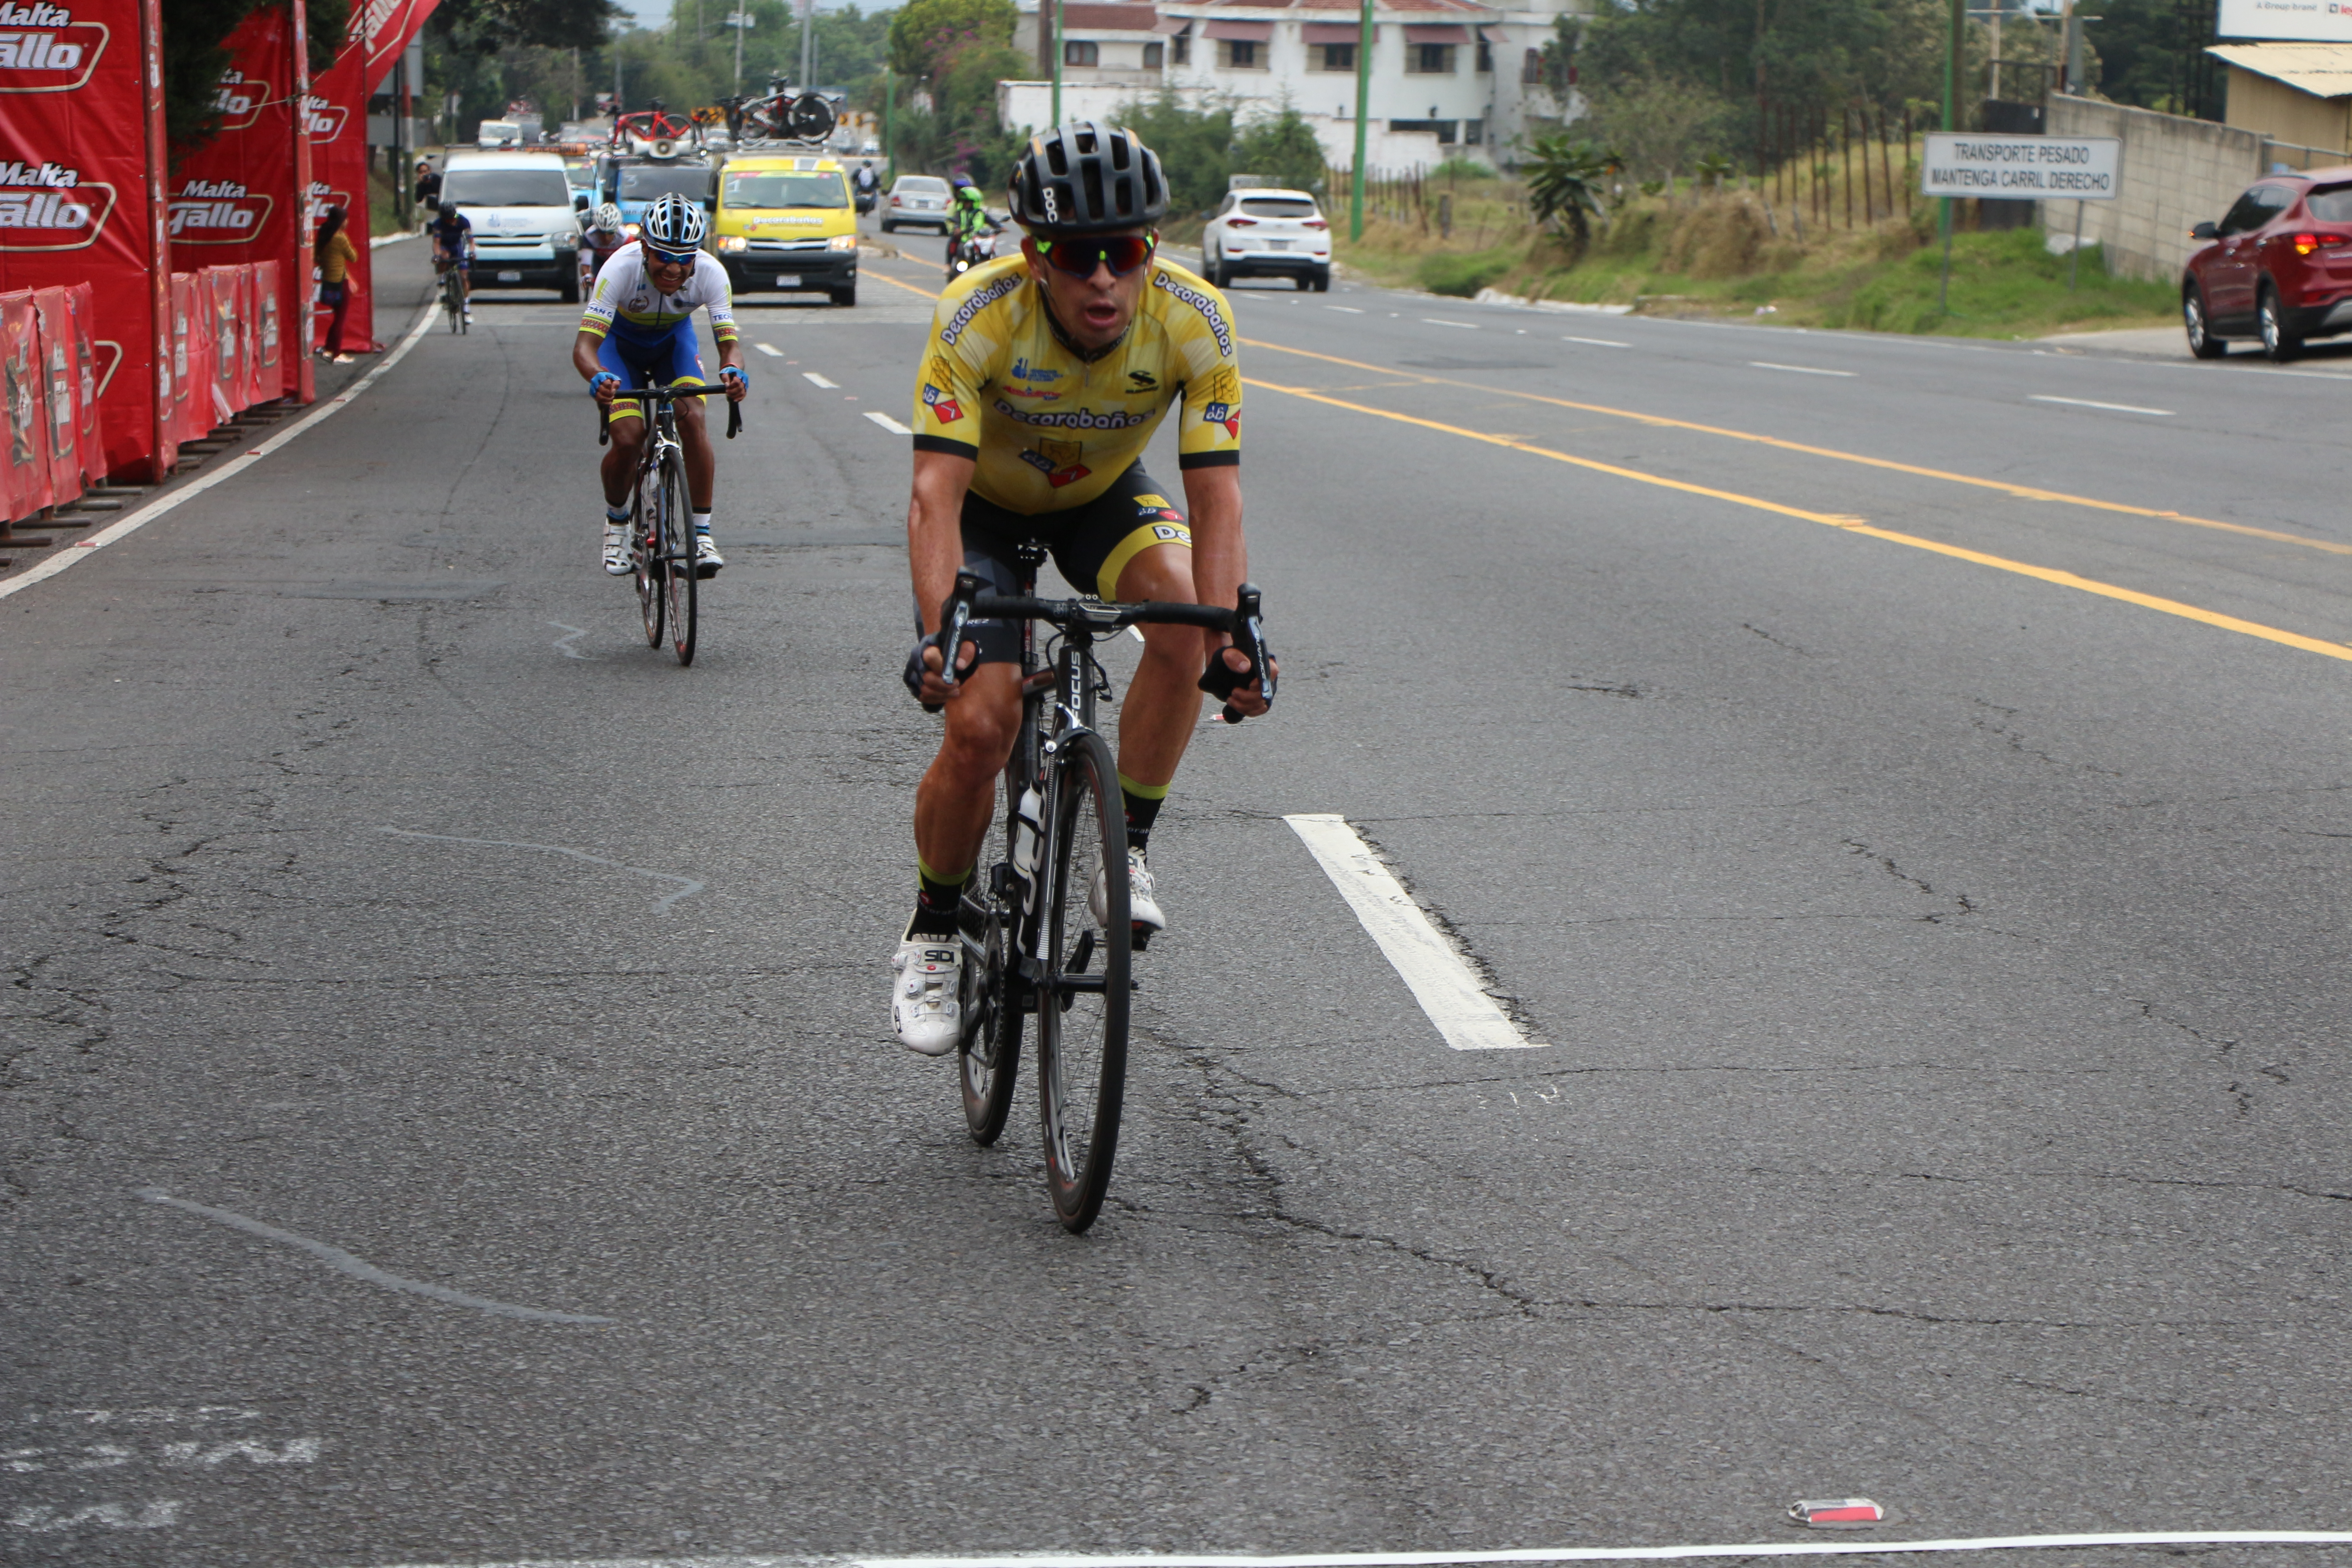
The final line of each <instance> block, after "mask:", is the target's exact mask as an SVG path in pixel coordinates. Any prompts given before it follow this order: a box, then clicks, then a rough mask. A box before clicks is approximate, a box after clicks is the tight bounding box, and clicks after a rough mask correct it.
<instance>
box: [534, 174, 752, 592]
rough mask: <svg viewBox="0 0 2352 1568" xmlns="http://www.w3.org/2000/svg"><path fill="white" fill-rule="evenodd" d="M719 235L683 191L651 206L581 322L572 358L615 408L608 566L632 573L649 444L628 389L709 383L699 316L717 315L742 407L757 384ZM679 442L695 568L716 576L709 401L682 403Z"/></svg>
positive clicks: (715, 328) (731, 385)
mask: <svg viewBox="0 0 2352 1568" xmlns="http://www.w3.org/2000/svg"><path fill="white" fill-rule="evenodd" d="M709 232H710V224H709V219H708V218H706V217H704V216H703V213H702V208H701V207H700V206H699V205H697V204H695V203H693V202H690V201H688V200H687V199H686V198H685V197H684V196H681V195H676V194H675V193H673V194H671V195H665V196H663V197H661V198H660V199H659V200H657V201H656V202H655V203H654V204H653V205H651V206H649V207H647V208H646V216H645V217H644V219H643V220H642V221H641V222H640V223H639V224H638V226H637V243H636V244H635V245H633V246H624V247H621V249H620V250H618V251H616V252H614V256H613V259H612V260H611V261H609V262H607V263H606V264H605V266H604V270H603V271H602V272H599V273H598V274H597V275H596V291H595V293H593V295H591V296H590V297H589V300H588V309H587V310H586V311H585V312H584V313H583V315H582V316H581V318H580V335H579V336H578V337H577V338H575V339H573V340H572V368H573V369H575V370H577V371H578V372H579V373H580V375H581V378H582V379H583V380H584V381H586V382H587V383H588V387H589V390H590V391H591V392H592V393H593V394H594V395H595V398H596V401H597V402H598V403H600V404H603V405H604V406H605V407H607V408H609V409H611V410H612V424H613V445H612V448H611V449H610V450H609V451H607V452H606V453H605V454H604V570H605V571H606V572H608V573H610V574H612V575H614V576H615V577H625V576H627V575H628V574H629V526H628V525H629V486H630V484H631V482H632V481H633V480H634V479H635V478H636V472H637V457H638V452H639V450H640V448H642V447H644V445H645V440H646V421H645V416H644V414H643V412H642V411H641V410H640V409H639V408H638V406H637V403H636V400H635V398H627V397H618V396H616V395H615V394H616V393H617V391H618V389H619V388H621V387H624V386H676V385H686V386H704V385H708V383H707V382H705V381H704V380H703V378H702V349H701V346H700V345H699V344H698V343H697V342H695V339H694V312H695V311H696V310H707V311H709V315H710V335H711V337H712V338H713V339H714V340H716V341H717V342H718V344H719V379H720V380H722V381H723V382H725V383H726V384H727V395H728V397H729V398H730V400H732V401H734V402H737V403H740V402H741V401H742V400H743V395H744V394H745V393H746V392H748V391H750V390H751V374H750V373H749V372H747V371H745V370H744V368H743V351H742V348H741V346H740V344H739V343H738V342H736V339H735V310H734V306H733V304H732V303H731V301H730V299H729V296H728V292H727V268H724V267H722V266H720V265H719V258H717V257H715V256H712V255H709V253H708V252H706V251H704V250H702V249H701V248H700V247H701V245H702V241H703V239H704V237H706V236H708V235H709ZM677 434H678V440H679V442H680V444H682V445H683V446H684V447H686V489H687V494H688V499H689V500H690V502H691V504H692V506H693V509H694V573H695V575H696V576H698V577H709V576H712V575H715V574H717V573H718V571H719V568H720V567H722V566H724V565H726V564H727V563H726V561H725V560H724V559H723V558H722V557H721V556H720V555H719V546H718V545H716V544H714V543H713V542H711V538H710V494H711V486H712V481H713V479H715V478H716V477H717V468H718V459H717V458H716V456H715V454H713V452H712V451H711V448H710V436H709V432H708V431H707V430H706V429H705V428H704V427H703V420H702V399H700V398H698V397H681V398H679V399H678V400H677Z"/></svg>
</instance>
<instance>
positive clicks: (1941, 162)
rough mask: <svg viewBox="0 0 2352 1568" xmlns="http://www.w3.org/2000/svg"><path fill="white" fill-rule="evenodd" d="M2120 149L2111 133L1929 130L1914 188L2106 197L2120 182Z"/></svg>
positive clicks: (1935, 192) (2008, 196) (2013, 196)
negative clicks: (1924, 158) (2014, 133)
mask: <svg viewBox="0 0 2352 1568" xmlns="http://www.w3.org/2000/svg"><path fill="white" fill-rule="evenodd" d="M2123 152H2124V144H2123V142H2121V141H2119V140H2118V139H2116V137H2113V136H2011V135H2002V134H2000V133H1998V132H1967V131H1938V132H1930V133H1929V134H1928V137H1927V166H1926V167H1925V168H1923V169H1922V170H1921V171H1920V174H1919V191H1920V194H1921V195H1929V196H1990V197H1992V198H1994V199H1996V200H2000V201H2042V200H2047V199H2049V198H2052V197H2062V198H2063V199H2065V200H2067V201H2074V202H2110V201H2113V200H2115V199H2116V194H2117V192H2118V190H2119V189H2120V187H2121V175H2122V172H2123Z"/></svg>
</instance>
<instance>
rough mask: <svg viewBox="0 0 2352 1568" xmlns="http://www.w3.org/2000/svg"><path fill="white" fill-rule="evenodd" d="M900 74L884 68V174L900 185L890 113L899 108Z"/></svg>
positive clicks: (893, 182) (896, 150)
mask: <svg viewBox="0 0 2352 1568" xmlns="http://www.w3.org/2000/svg"><path fill="white" fill-rule="evenodd" d="M897 106H898V72H897V71H894V70H892V69H891V68H889V67H888V66H884V67H883V68H882V174H883V177H884V178H886V179H887V180H888V181H889V182H890V183H891V184H898V142H896V141H894V140H892V138H891V135H890V111H891V110H893V109H895V108H896V107H897Z"/></svg>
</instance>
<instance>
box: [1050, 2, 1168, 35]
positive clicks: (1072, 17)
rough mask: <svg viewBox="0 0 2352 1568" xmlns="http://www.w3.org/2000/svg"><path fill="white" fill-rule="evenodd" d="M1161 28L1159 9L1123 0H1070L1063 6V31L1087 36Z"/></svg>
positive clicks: (1144, 31) (1140, 31)
mask: <svg viewBox="0 0 2352 1568" xmlns="http://www.w3.org/2000/svg"><path fill="white" fill-rule="evenodd" d="M1158 26H1160V7H1158V6H1157V5H1150V4H1148V3H1147V4H1144V5H1135V4H1132V3H1122V0H1098V3H1097V0H1069V3H1068V5H1066V6H1065V7H1064V10H1063V16H1062V31H1063V32H1065V33H1067V32H1069V31H1070V30H1071V29H1073V28H1079V29H1083V30H1084V31H1086V32H1089V33H1149V32H1151V31H1153V30H1155V29H1156V28H1158Z"/></svg>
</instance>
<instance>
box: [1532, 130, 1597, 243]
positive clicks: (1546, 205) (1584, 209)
mask: <svg viewBox="0 0 2352 1568" xmlns="http://www.w3.org/2000/svg"><path fill="white" fill-rule="evenodd" d="M1614 163H1615V160H1614V159H1612V157H1611V156H1610V155H1609V154H1608V153H1603V152H1602V151H1601V150H1600V149H1599V148H1597V147H1595V146H1594V145H1593V144H1592V143H1591V142H1572V141H1570V139H1569V138H1568V136H1567V135H1566V134H1565V133H1562V134H1559V135H1554V136H1543V137H1538V138H1537V140H1536V141H1535V142H1534V143H1533V144H1532V145H1530V146H1529V147H1528V162H1527V163H1526V165H1525V167H1526V169H1527V171H1528V212H1529V214H1530V215H1531V216H1533V217H1534V218H1535V220H1536V222H1538V223H1539V224H1543V225H1547V226H1549V227H1550V228H1551V230H1552V232H1553V233H1555V234H1558V233H1559V232H1560V229H1561V226H1562V225H1565V226H1566V227H1567V234H1566V238H1567V240H1568V243H1569V248H1570V251H1571V252H1572V253H1573V256H1576V257H1580V256H1582V255H1583V254H1584V247H1586V246H1588V245H1590V244H1591V243H1592V224H1591V219H1593V218H1595V217H1601V216H1606V214H1605V209H1604V208H1603V207H1602V205H1601V191H1602V190H1603V189H1604V188H1606V182H1607V180H1608V178H1609V174H1610V171H1611V169H1612V167H1613V166H1614Z"/></svg>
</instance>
